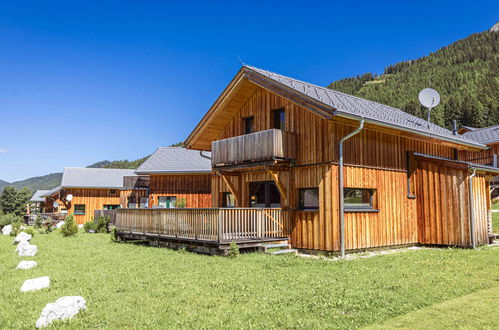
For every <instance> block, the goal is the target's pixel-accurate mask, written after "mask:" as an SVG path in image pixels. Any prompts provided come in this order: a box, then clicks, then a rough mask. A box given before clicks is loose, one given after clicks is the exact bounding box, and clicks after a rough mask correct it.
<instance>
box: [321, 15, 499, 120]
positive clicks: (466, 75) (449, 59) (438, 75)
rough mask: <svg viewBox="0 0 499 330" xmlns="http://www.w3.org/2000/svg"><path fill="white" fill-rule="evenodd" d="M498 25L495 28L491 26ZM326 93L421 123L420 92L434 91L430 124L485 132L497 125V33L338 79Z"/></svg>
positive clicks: (462, 41) (490, 32)
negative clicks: (396, 111) (437, 95)
mask: <svg viewBox="0 0 499 330" xmlns="http://www.w3.org/2000/svg"><path fill="white" fill-rule="evenodd" d="M495 26H497V24H496V25H495ZM328 87H329V88H331V89H334V90H337V91H341V92H344V93H347V94H351V95H356V96H359V97H362V98H365V99H369V100H372V101H376V102H380V103H384V104H388V105H391V106H393V107H396V108H399V109H402V110H405V111H407V112H409V113H411V114H413V115H416V116H418V117H421V118H426V109H424V108H423V107H422V106H420V104H419V101H418V94H419V91H420V90H421V89H423V88H426V87H431V88H434V89H436V90H437V91H438V92H439V93H440V96H441V103H440V105H438V106H437V107H436V108H435V109H434V110H432V118H431V119H432V122H434V123H436V124H439V125H441V126H445V127H448V128H450V127H451V125H452V120H453V119H456V120H457V122H458V124H459V125H465V126H473V127H485V126H490V125H493V124H497V123H498V122H499V93H498V91H499V32H498V31H497V29H496V28H491V29H490V30H489V31H485V32H481V33H476V34H473V35H471V36H469V37H467V38H465V39H462V40H459V41H456V42H454V43H452V44H450V45H449V46H446V47H443V48H441V49H439V50H438V51H436V52H434V53H431V54H429V55H428V56H424V57H421V58H418V59H415V60H409V61H405V62H399V63H396V64H393V65H389V66H388V67H386V68H385V70H384V72H383V74H381V75H377V74H373V73H365V74H362V75H359V76H357V77H352V78H346V79H341V80H338V81H335V82H333V83H331V84H330V85H329V86H328Z"/></svg>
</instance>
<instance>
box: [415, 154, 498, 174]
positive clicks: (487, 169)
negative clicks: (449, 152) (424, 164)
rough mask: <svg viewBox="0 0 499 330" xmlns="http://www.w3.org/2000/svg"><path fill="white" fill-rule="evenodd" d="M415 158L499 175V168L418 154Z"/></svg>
mask: <svg viewBox="0 0 499 330" xmlns="http://www.w3.org/2000/svg"><path fill="white" fill-rule="evenodd" d="M414 156H416V157H417V158H422V159H428V160H434V161H438V162H442V163H446V164H447V165H451V166H452V167H458V168H463V169H471V170H477V171H479V172H482V173H486V174H492V175H498V174H499V168H497V167H491V166H486V165H480V164H474V163H470V162H466V161H463V160H454V159H449V158H444V157H438V156H433V155H427V154H422V153H417V152H415V153H414Z"/></svg>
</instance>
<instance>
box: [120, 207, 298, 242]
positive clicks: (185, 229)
mask: <svg viewBox="0 0 499 330" xmlns="http://www.w3.org/2000/svg"><path fill="white" fill-rule="evenodd" d="M114 212H116V230H117V231H118V232H119V233H120V232H122V233H133V234H143V235H157V236H161V237H166V238H168V237H170V238H182V239H193V240H197V241H212V242H219V243H223V242H231V241H233V240H234V241H239V242H240V241H251V240H261V239H266V238H286V237H288V236H289V232H290V231H289V228H290V226H289V212H288V211H283V210H281V209H275V208H265V209H257V208H220V209H116V210H114Z"/></svg>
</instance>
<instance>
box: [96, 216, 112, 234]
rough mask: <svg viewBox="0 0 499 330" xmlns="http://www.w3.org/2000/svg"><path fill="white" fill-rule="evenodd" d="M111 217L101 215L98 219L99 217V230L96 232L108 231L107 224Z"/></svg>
mask: <svg viewBox="0 0 499 330" xmlns="http://www.w3.org/2000/svg"><path fill="white" fill-rule="evenodd" d="M110 220H111V219H109V217H108V216H102V215H101V216H100V217H99V218H98V219H97V230H96V232H98V233H107V225H108V224H109V221H110Z"/></svg>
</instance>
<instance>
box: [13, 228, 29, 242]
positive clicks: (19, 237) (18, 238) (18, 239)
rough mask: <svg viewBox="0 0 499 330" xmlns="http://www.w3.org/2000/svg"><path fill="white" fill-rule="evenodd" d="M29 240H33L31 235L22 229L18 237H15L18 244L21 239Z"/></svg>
mask: <svg viewBox="0 0 499 330" xmlns="http://www.w3.org/2000/svg"><path fill="white" fill-rule="evenodd" d="M29 240H31V235H30V234H26V233H25V232H24V231H22V232H20V233H19V234H17V236H16V238H14V244H17V243H19V242H21V241H29Z"/></svg>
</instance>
